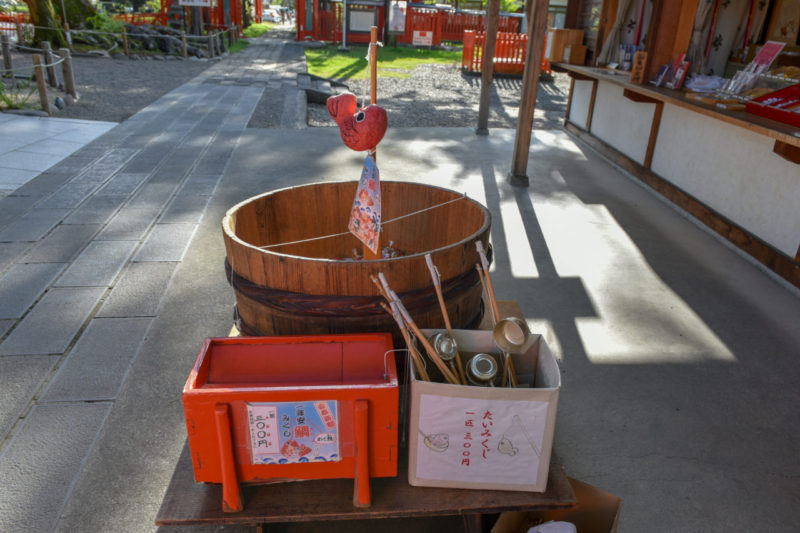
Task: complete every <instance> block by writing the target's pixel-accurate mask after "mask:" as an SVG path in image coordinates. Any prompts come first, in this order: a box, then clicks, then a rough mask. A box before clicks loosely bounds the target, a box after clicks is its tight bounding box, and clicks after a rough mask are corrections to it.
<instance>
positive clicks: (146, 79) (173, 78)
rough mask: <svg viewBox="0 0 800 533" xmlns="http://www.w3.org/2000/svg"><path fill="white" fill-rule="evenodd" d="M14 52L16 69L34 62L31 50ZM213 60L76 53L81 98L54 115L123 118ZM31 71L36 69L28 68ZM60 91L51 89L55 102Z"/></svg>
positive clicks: (75, 68)
mask: <svg viewBox="0 0 800 533" xmlns="http://www.w3.org/2000/svg"><path fill="white" fill-rule="evenodd" d="M11 56H12V61H13V66H14V69H17V68H23V67H30V66H31V65H32V63H33V61H32V59H31V54H30V53H24V52H23V53H20V52H13V53H12V54H11ZM212 64H213V63H212V62H210V61H208V60H193V59H187V60H183V59H171V60H165V59H161V60H155V59H139V60H134V59H127V58H124V57H120V58H119V59H117V58H112V57H85V56H73V58H72V70H73V73H74V78H75V86H76V87H75V88H76V90H77V91H78V101H77V102H75V103H73V104H72V105H70V106H67V107H66V108H64V109H62V110H55V113H54V115H53V116H54V117H58V118H78V119H84V120H104V121H109V122H122V121H123V120H125V119H127V118H129V117H130V116H131V115H133V114H135V113H136V112H137V111H139V110H140V109H142V108H144V107H147V106H148V105H150V104H151V103H153V102H155V101H156V100H158V99H159V98H160V97H162V96H163V95H165V94H166V93H168V92H169V91H171V90H173V89H175V88H176V87H180V86H181V85H183V84H184V83H186V82H187V81H189V80H191V79H192V78H194V77H195V76H196V75H198V74H199V73H201V72H202V71H204V70H205V69H207V68H208V67H209V66H211V65H212ZM56 68H57V69H60V67H56ZM28 72H32V70H27V71H25V73H28ZM57 94H62V93H56V92H51V93H50V95H51V103H52V100H53V99H54V97H55V96H56V95H57ZM37 101H38V99H37Z"/></svg>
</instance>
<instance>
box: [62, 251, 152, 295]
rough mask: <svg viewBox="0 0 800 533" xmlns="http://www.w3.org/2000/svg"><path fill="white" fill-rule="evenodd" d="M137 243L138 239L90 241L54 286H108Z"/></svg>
mask: <svg viewBox="0 0 800 533" xmlns="http://www.w3.org/2000/svg"><path fill="white" fill-rule="evenodd" d="M138 245H139V243H138V241H92V242H91V243H90V244H89V245H88V246H87V247H86V249H85V250H84V251H83V252H81V254H80V255H79V256H78V257H77V259H75V261H73V263H72V264H71V265H70V266H69V268H67V270H66V271H65V272H64V274H63V275H62V276H61V277H60V278H59V279H58V281H57V282H56V283H55V284H54V286H55V287H109V286H111V284H112V283H113V282H114V279H115V278H116V277H117V274H119V273H120V271H121V270H122V267H123V266H124V265H125V263H126V261H127V260H128V258H129V257H130V256H131V254H133V251H134V250H135V249H136V247H137V246H138Z"/></svg>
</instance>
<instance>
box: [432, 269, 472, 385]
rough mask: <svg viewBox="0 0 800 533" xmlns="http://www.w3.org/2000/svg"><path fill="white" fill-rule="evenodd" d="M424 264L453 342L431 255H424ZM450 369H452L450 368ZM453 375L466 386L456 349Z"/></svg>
mask: <svg viewBox="0 0 800 533" xmlns="http://www.w3.org/2000/svg"><path fill="white" fill-rule="evenodd" d="M425 262H426V263H427V264H428V270H430V272H431V279H433V288H434V290H436V298H437V299H438V300H439V307H440V308H441V310H442V317H443V318H444V327H445V328H447V334H448V335H450V338H451V339H453V342H455V339H456V338H455V335H453V325H452V324H451V323H450V317H449V316H448V314H447V305H446V304H445V302H444V295H443V294H442V282H441V278H440V276H439V270H438V269H437V268H436V265H434V264H433V258H432V257H431V254H425ZM451 368H452V367H451ZM455 368H456V371H455V373H456V374H457V375H458V380H459V381H460V382H461V384H462V385H466V384H467V376H466V374H465V373H464V365H462V364H461V354H460V353H458V349H456V357H455Z"/></svg>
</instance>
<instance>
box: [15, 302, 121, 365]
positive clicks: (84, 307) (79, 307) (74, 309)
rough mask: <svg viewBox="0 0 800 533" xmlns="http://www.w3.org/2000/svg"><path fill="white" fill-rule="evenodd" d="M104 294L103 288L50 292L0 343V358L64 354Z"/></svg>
mask: <svg viewBox="0 0 800 533" xmlns="http://www.w3.org/2000/svg"><path fill="white" fill-rule="evenodd" d="M105 290H106V289H105V288H104V287H70V288H56V289H50V290H49V291H48V292H47V293H46V294H45V295H44V296H43V297H42V299H41V300H39V302H38V303H37V304H36V305H35V306H34V308H33V309H32V310H31V311H30V312H29V313H28V315H27V316H26V317H25V318H24V319H23V320H22V322H20V323H19V324H18V325H17V327H16V328H15V329H14V330H13V331H12V332H11V333H10V334H9V335H8V337H6V340H4V341H3V342H2V343H0V355H37V354H60V353H64V351H65V350H66V349H67V347H68V346H69V344H70V343H71V342H72V339H73V338H74V337H75V335H76V334H77V333H78V331H79V330H80V328H81V327H82V326H83V323H84V322H85V321H86V319H87V318H88V316H89V313H91V311H92V309H94V307H95V306H96V305H97V303H98V302H99V301H100V298H101V297H102V296H103V293H104V292H105Z"/></svg>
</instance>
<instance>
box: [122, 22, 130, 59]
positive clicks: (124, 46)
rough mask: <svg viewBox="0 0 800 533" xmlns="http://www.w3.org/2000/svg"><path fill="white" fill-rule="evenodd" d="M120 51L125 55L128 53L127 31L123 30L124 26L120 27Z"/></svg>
mask: <svg viewBox="0 0 800 533" xmlns="http://www.w3.org/2000/svg"><path fill="white" fill-rule="evenodd" d="M122 52H123V53H124V54H125V55H126V56H127V55H129V49H128V32H126V31H125V28H122Z"/></svg>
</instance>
